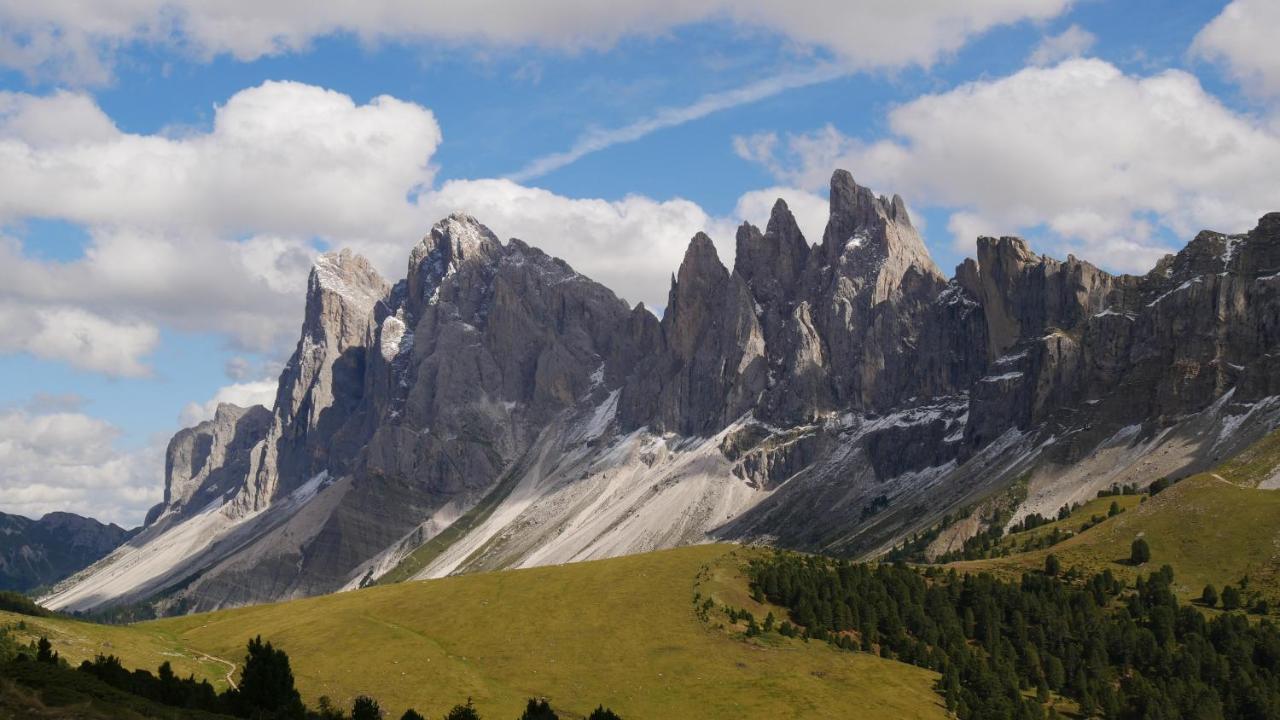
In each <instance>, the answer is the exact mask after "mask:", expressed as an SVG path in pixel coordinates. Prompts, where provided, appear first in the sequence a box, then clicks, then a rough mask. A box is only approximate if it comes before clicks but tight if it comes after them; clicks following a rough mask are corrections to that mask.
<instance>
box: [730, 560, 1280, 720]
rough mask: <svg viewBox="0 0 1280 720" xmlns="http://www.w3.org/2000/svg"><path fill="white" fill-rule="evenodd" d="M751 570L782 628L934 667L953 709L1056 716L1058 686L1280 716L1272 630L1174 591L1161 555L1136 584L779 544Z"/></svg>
mask: <svg viewBox="0 0 1280 720" xmlns="http://www.w3.org/2000/svg"><path fill="white" fill-rule="evenodd" d="M750 574H751V578H752V589H753V592H755V593H756V595H757V597H759V596H763V597H765V598H767V599H768V600H769V601H770V602H772V603H775V604H778V605H781V606H783V607H786V608H787V609H788V611H789V613H790V615H791V618H790V620H791V622H794V626H791V627H789V628H788V629H789V630H791V631H792V632H791V633H790V634H801V635H803V636H805V637H810V638H814V639H819V640H826V641H829V642H832V643H833V644H835V645H837V646H840V647H842V648H846V649H850V650H863V651H868V652H876V653H878V654H880V655H881V656H884V657H887V658H893V659H896V660H900V661H903V662H907V663H911V664H914V665H918V666H921V667H926V668H930V669H933V670H936V671H937V672H939V673H941V674H942V678H941V680H940V681H939V691H940V692H941V693H942V694H943V696H944V697H945V699H946V704H947V707H948V709H949V710H951V711H953V712H955V713H956V715H957V716H958V717H960V718H961V719H962V720H969V719H971V718H973V719H979V720H988V719H990V720H1003V719H1005V718H1015V719H1018V720H1022V719H1026V720H1038V719H1041V718H1046V717H1055V716H1056V715H1057V710H1056V709H1055V708H1054V703H1053V700H1054V698H1055V696H1057V697H1065V698H1070V699H1071V700H1073V701H1075V703H1076V704H1078V706H1079V709H1080V712H1081V715H1083V716H1084V717H1096V716H1101V717H1106V718H1115V719H1123V720H1130V719H1133V720H1139V719H1141V720H1181V719H1194V720H1226V719H1227V718H1232V719H1235V718H1241V719H1248V720H1264V719H1267V718H1280V631H1277V628H1276V627H1275V626H1274V625H1272V624H1271V623H1270V622H1269V621H1267V620H1263V621H1261V622H1259V623H1256V624H1255V623H1250V622H1249V620H1248V619H1247V618H1246V617H1244V616H1243V615H1241V614H1238V613H1224V614H1220V615H1216V616H1215V617H1213V618H1212V619H1206V617H1205V615H1204V614H1203V613H1202V612H1201V611H1200V610H1199V609H1197V608H1195V607H1192V606H1189V605H1185V604H1179V602H1178V600H1177V598H1176V597H1175V596H1174V594H1173V592H1172V591H1171V590H1170V585H1171V583H1172V581H1173V571H1172V570H1171V569H1170V568H1169V567H1168V566H1165V567H1164V568H1162V569H1161V570H1160V571H1159V572H1156V573H1153V574H1152V575H1150V576H1149V577H1146V578H1142V579H1139V580H1138V582H1137V585H1136V587H1133V588H1127V587H1126V586H1125V584H1124V583H1123V582H1122V581H1120V580H1118V579H1116V578H1115V577H1113V576H1112V574H1111V573H1110V571H1107V572H1104V573H1102V574H1100V575H1095V576H1093V577H1091V578H1089V579H1088V580H1084V581H1077V582H1071V581H1069V580H1065V579H1061V578H1058V577H1052V576H1050V575H1049V574H1046V573H1030V574H1026V575H1023V576H1022V579H1021V581H1020V582H1012V581H1002V580H998V579H996V578H995V577H993V576H991V575H989V574H981V575H963V576H961V575H958V574H957V573H956V572H955V571H954V570H952V571H949V572H943V571H941V570H939V569H937V568H929V569H927V570H923V571H921V570H917V569H915V568H911V567H908V566H905V565H901V564H896V565H889V564H881V565H875V566H873V565H867V564H860V563H852V562H849V561H844V560H833V559H829V558H821V557H808V556H800V555H794V554H789V553H777V554H774V555H772V556H771V557H769V558H768V559H765V560H757V561H754V562H753V563H752V565H751V569H750ZM1074 576H1075V573H1068V577H1074ZM788 625H790V623H788Z"/></svg>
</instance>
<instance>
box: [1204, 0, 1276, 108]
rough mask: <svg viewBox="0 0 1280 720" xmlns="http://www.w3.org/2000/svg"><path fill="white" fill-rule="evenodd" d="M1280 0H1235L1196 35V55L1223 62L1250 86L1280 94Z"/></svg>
mask: <svg viewBox="0 0 1280 720" xmlns="http://www.w3.org/2000/svg"><path fill="white" fill-rule="evenodd" d="M1277 28H1280V2H1276V1H1275V0H1234V1H1233V2H1232V3H1230V4H1229V5H1227V6H1226V7H1225V8H1223V10H1222V12H1221V13H1220V14H1219V15H1218V16H1217V17H1216V18H1214V19H1213V21H1212V22H1210V23H1209V24H1208V25H1206V26H1205V28H1204V29H1203V30H1201V31H1200V33H1199V34H1198V35H1196V38H1195V40H1194V41H1193V43H1192V46H1191V52H1192V54H1194V55H1196V56H1199V57H1202V58H1207V59H1210V60H1216V61H1220V62H1222V63H1223V64H1225V65H1226V68H1227V71H1228V72H1229V73H1230V74H1231V76H1232V77H1233V78H1235V79H1236V80H1237V81H1239V82H1240V83H1242V84H1243V85H1244V86H1245V87H1246V88H1247V89H1249V90H1251V91H1253V92H1256V93H1259V94H1262V95H1271V96H1278V95H1280V43H1277V42H1276V30H1277Z"/></svg>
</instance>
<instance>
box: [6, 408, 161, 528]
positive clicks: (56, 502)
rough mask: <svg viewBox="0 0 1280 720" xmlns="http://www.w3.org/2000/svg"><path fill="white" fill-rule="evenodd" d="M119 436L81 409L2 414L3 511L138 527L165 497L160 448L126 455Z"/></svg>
mask: <svg viewBox="0 0 1280 720" xmlns="http://www.w3.org/2000/svg"><path fill="white" fill-rule="evenodd" d="M119 437H120V431H119V430H118V429H117V428H116V427H115V426H113V425H111V424H110V423H108V422H106V421H104V420H101V419H98V418H94V417H91V416H88V415H84V414H82V413H78V412H45V413H41V412H37V411H35V410H32V409H9V410H0V510H3V511H4V512H10V513H16V514H19V515H26V516H28V517H33V518H38V517H40V516H41V515H43V514H44V513H47V512H52V511H54V510H65V511H70V512H74V513H79V514H81V515H86V516H89V517H93V518H96V519H98V520H101V521H103V522H117V523H120V524H122V525H124V526H126V527H128V526H132V525H136V524H138V523H140V522H141V521H142V517H143V515H144V514H145V513H146V511H147V509H148V508H149V507H150V506H152V505H154V504H155V503H157V502H159V501H160V499H161V496H162V494H163V490H164V484H163V478H162V475H163V470H164V459H163V448H162V446H160V445H158V444H152V445H148V446H147V447H144V448H142V449H137V450H121V449H119V448H118V447H117V441H118V440H119Z"/></svg>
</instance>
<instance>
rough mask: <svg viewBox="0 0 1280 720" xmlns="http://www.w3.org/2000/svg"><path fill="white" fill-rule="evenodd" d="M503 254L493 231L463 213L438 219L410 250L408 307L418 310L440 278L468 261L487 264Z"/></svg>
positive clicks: (430, 294) (413, 310)
mask: <svg viewBox="0 0 1280 720" xmlns="http://www.w3.org/2000/svg"><path fill="white" fill-rule="evenodd" d="M500 257H502V242H501V241H500V240H498V236H497V235H494V233H493V231H492V230H490V229H489V228H487V227H485V226H484V225H482V224H481V223H480V221H478V220H476V219H475V218H473V217H471V216H470V215H467V214H465V213H458V212H455V213H453V214H451V215H449V216H448V217H446V218H444V219H443V220H440V221H439V222H437V223H436V224H435V225H434V226H432V228H431V232H430V233H428V234H427V236H426V237H424V238H422V240H421V241H420V242H419V243H418V244H417V245H416V246H415V247H414V248H413V250H412V251H411V252H410V253H409V275H408V292H409V297H408V300H409V307H410V311H411V312H412V313H415V314H416V313H417V311H418V310H419V309H421V307H422V305H424V304H425V303H426V302H427V300H428V299H429V298H430V297H431V296H432V294H433V293H434V292H435V291H436V288H438V287H439V285H440V282H441V281H442V280H444V278H446V277H448V276H449V275H451V274H453V273H454V272H457V270H458V269H459V268H461V267H463V266H464V265H468V264H489V263H493V262H495V261H496V260H497V259H498V258H500Z"/></svg>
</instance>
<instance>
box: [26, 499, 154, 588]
mask: <svg viewBox="0 0 1280 720" xmlns="http://www.w3.org/2000/svg"><path fill="white" fill-rule="evenodd" d="M134 532H135V531H131V530H125V529H124V528H122V527H120V526H119V525H115V524H109V525H104V524H102V523H100V522H98V521H97V520H94V519H93V518H87V517H81V516H79V515H75V514H73V513H66V512H53V513H49V514H47V515H45V516H44V517H42V518H40V519H39V520H32V519H30V518H26V517H23V516H21V515H10V514H8V513H0V590H16V591H18V592H27V591H29V590H35V589H37V588H42V587H47V586H49V585H52V584H53V583H56V582H58V581H59V580H62V579H63V578H66V577H68V576H70V575H73V574H74V573H76V572H78V571H80V570H81V569H83V568H85V567H88V566H89V565H92V564H93V563H95V562H97V561H98V560H100V559H101V558H103V557H104V556H106V554H107V553H109V552H111V551H112V550H114V549H116V548H117V547H119V546H120V544H121V543H123V542H124V541H125V540H128V539H129V538H130V537H132V536H133V534H134Z"/></svg>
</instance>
